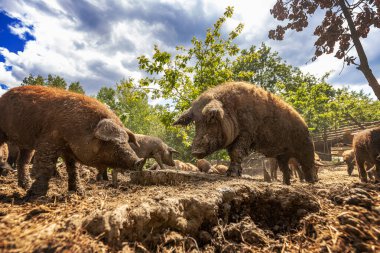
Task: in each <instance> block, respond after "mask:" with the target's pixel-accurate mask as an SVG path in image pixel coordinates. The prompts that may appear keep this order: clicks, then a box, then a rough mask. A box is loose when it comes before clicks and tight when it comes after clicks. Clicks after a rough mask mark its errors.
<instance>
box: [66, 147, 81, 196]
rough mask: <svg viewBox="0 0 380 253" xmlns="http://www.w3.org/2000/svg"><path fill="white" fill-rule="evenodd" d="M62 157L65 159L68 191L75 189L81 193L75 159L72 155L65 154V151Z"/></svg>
mask: <svg viewBox="0 0 380 253" xmlns="http://www.w3.org/2000/svg"><path fill="white" fill-rule="evenodd" d="M63 159H64V160H65V163H66V171H67V176H68V189H69V191H75V192H77V193H79V194H83V193H84V190H83V188H82V187H81V184H80V178H79V171H78V163H77V161H76V160H75V158H74V157H73V156H72V155H70V154H67V153H66V154H64V155H63Z"/></svg>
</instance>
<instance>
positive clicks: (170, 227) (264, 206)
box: [83, 183, 319, 250]
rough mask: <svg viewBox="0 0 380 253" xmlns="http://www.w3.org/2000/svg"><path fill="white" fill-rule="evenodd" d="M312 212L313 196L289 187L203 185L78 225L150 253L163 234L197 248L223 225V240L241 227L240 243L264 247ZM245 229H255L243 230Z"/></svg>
mask: <svg viewBox="0 0 380 253" xmlns="http://www.w3.org/2000/svg"><path fill="white" fill-rule="evenodd" d="M318 210H319V205H318V203H317V200H316V199H315V198H314V197H312V196H311V195H309V194H306V193H300V192H298V191H296V190H294V189H292V188H289V187H284V186H276V187H273V186H268V185H260V186H258V185H254V184H252V183H251V184H249V183H245V184H244V183H240V184H232V185H228V186H224V187H217V188H214V187H205V188H202V189H198V190H194V191H190V192H184V193H182V194H181V195H179V196H170V197H167V196H165V195H161V194H159V193H157V195H156V196H154V197H151V196H149V197H143V196H142V197H141V199H140V200H139V201H136V202H132V203H130V202H129V203H126V204H125V205H122V206H119V207H117V208H116V209H115V210H112V211H107V212H102V213H96V214H94V215H93V216H91V217H89V218H87V219H86V220H85V221H84V223H83V227H84V228H85V229H86V230H87V231H89V232H90V233H91V234H93V235H94V236H97V237H100V238H102V239H103V240H104V241H105V242H106V243H108V244H110V245H112V246H116V247H120V246H121V245H122V243H123V242H128V241H129V242H131V241H132V242H134V241H138V242H141V243H142V244H143V245H144V246H145V247H146V248H149V249H151V250H155V245H160V244H161V243H164V242H161V241H160V238H161V234H163V233H165V231H173V232H174V231H175V232H178V233H180V234H182V235H187V236H190V237H192V238H194V239H195V240H196V241H197V242H198V241H199V242H200V245H201V246H203V245H202V242H206V241H207V240H206V239H205V238H207V237H209V236H211V238H213V237H215V236H218V231H219V229H218V228H219V227H223V226H225V229H224V230H225V232H224V233H223V235H224V238H225V239H226V240H228V238H232V240H235V237H236V235H234V234H236V232H234V231H237V230H239V229H242V231H243V232H244V231H245V232H244V233H245V235H246V237H247V239H246V240H245V239H244V240H243V241H242V240H240V242H244V243H252V245H255V244H257V245H259V246H260V245H261V246H267V245H268V243H269V241H270V238H275V235H277V233H281V232H290V231H292V230H295V229H297V228H298V225H299V220H300V219H301V218H302V217H304V216H305V215H307V214H308V213H310V212H317V211H318ZM248 220H249V221H250V222H247V221H248ZM242 221H244V222H243V223H242ZM232 223H234V225H232V226H231V224H232ZM239 224H240V225H239ZM248 228H258V229H257V230H256V231H253V230H250V231H249V232H247V231H246V230H249V229H248ZM261 229H264V230H265V231H267V232H264V230H261ZM239 231H240V230H239ZM235 243H239V242H238V241H236V240H235ZM211 245H212V246H216V245H217V243H215V244H213V243H211Z"/></svg>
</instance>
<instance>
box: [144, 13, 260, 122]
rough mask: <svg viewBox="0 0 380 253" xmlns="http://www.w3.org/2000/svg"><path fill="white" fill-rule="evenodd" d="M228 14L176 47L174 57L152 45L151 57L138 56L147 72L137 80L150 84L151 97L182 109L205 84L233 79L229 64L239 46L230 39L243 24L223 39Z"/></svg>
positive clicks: (206, 87)
mask: <svg viewBox="0 0 380 253" xmlns="http://www.w3.org/2000/svg"><path fill="white" fill-rule="evenodd" d="M232 14H233V8H232V7H228V8H227V9H226V11H225V13H224V15H223V16H222V17H221V18H219V19H218V20H217V21H216V23H215V24H214V26H213V28H209V29H207V32H206V36H205V39H204V40H201V39H198V38H195V37H194V38H193V39H192V40H191V47H190V48H189V49H186V48H184V47H182V46H178V47H176V52H177V53H176V54H175V55H174V56H172V54H170V53H168V52H164V51H161V50H160V49H159V48H158V46H155V47H154V54H153V56H152V59H149V58H148V57H147V56H144V55H143V56H140V57H138V60H139V67H140V69H141V70H144V71H146V72H147V74H149V76H147V77H145V78H143V79H142V80H141V81H140V85H141V87H148V86H149V87H154V88H152V95H153V98H164V99H170V100H171V101H172V102H173V104H174V107H175V108H174V109H175V110H176V111H182V110H184V109H186V108H188V107H189V106H190V103H191V101H193V100H194V99H195V98H196V97H197V96H198V95H199V94H200V93H202V92H203V91H205V90H206V89H208V88H209V87H213V86H215V85H217V84H220V83H223V82H225V81H229V80H234V79H235V77H236V76H235V73H234V72H233V65H234V60H235V58H236V57H237V55H238V54H239V53H240V49H239V48H238V46H237V45H236V44H235V43H234V42H233V41H234V40H235V39H236V37H237V36H238V35H239V34H240V33H241V31H242V29H243V25H242V24H239V25H237V26H236V28H235V29H234V30H232V31H231V32H230V33H229V34H228V36H227V38H224V37H223V36H222V32H221V29H222V25H223V24H224V23H225V21H226V19H227V18H230V17H231V16H232ZM248 56H250V55H249V54H248V53H247V56H246V57H248ZM252 57H253V56H252ZM245 74H247V75H249V74H251V73H243V72H241V73H239V75H240V76H244V75H245ZM171 116H173V115H171ZM169 121H170V120H169Z"/></svg>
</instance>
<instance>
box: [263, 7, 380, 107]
mask: <svg viewBox="0 0 380 253" xmlns="http://www.w3.org/2000/svg"><path fill="white" fill-rule="evenodd" d="M318 9H321V10H325V13H324V19H323V21H322V23H321V24H320V25H319V26H317V27H316V28H315V30H314V35H316V36H317V37H318V39H317V40H316V41H315V43H314V45H315V48H316V49H315V53H314V56H313V58H312V60H316V59H317V57H319V56H321V55H322V54H331V53H334V52H335V57H337V58H338V59H343V60H344V62H345V63H346V64H347V65H351V64H354V65H357V69H359V70H360V71H361V72H362V73H363V74H364V76H365V78H366V79H367V81H368V84H369V86H370V87H371V88H372V90H373V91H374V93H375V95H376V96H377V98H378V99H379V100H380V84H379V82H378V81H377V79H376V77H375V76H374V74H373V73H372V70H371V68H370V67H369V64H368V59H367V56H366V54H365V52H364V49H363V46H362V44H361V41H360V39H361V38H366V37H367V35H368V33H369V31H370V29H371V28H372V27H375V28H380V1H379V0H354V1H352V2H351V3H349V2H348V1H347V0H316V1H311V0H289V1H283V0H277V2H276V4H275V5H274V6H273V9H271V10H270V12H271V14H272V15H273V16H274V17H275V18H276V19H278V20H280V21H284V20H288V23H287V24H286V25H282V26H281V25H279V26H277V28H276V29H275V30H271V31H269V38H271V39H276V40H283V39H284V35H285V32H286V31H287V30H288V29H292V30H296V31H297V32H299V31H302V30H303V29H304V28H306V27H307V26H308V25H309V22H308V18H309V17H310V16H312V15H313V14H314V13H315V12H316V11H317V10H318ZM336 44H338V49H337V50H335V47H336ZM351 44H353V45H351ZM352 47H355V49H356V52H357V55H358V57H359V63H357V62H356V58H355V57H354V56H352V55H349V52H350V50H351V49H352Z"/></svg>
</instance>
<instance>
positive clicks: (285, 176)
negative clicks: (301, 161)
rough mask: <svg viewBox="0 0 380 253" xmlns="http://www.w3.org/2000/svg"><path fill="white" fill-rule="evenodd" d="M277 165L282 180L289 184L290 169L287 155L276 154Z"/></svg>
mask: <svg viewBox="0 0 380 253" xmlns="http://www.w3.org/2000/svg"><path fill="white" fill-rule="evenodd" d="M277 161H278V166H279V167H280V170H281V172H282V182H283V183H284V184H287V185H290V169H289V164H288V162H289V157H288V156H285V155H279V156H277Z"/></svg>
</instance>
